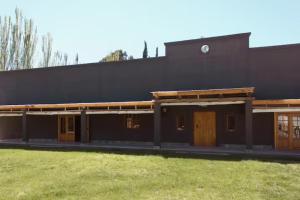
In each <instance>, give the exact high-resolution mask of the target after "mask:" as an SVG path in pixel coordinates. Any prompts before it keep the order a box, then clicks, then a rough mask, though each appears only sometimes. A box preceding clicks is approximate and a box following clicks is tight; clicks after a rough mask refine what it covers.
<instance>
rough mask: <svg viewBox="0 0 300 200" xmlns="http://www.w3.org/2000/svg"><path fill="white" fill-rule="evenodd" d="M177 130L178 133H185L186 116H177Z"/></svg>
mask: <svg viewBox="0 0 300 200" xmlns="http://www.w3.org/2000/svg"><path fill="white" fill-rule="evenodd" d="M175 120H176V130H177V131H180V132H181V131H184V130H185V121H186V120H185V116H184V115H183V114H177V115H176V119H175ZM180 120H182V121H180Z"/></svg>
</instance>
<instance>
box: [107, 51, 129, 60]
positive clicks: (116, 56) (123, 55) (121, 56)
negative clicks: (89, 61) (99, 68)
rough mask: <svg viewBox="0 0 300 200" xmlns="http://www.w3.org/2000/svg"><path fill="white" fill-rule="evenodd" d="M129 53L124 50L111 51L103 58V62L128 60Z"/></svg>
mask: <svg viewBox="0 0 300 200" xmlns="http://www.w3.org/2000/svg"><path fill="white" fill-rule="evenodd" d="M127 59H128V55H127V52H126V51H123V50H121V49H120V50H116V51H114V52H111V53H110V54H108V55H107V56H105V57H104V58H102V59H101V62H114V61H123V60H127Z"/></svg>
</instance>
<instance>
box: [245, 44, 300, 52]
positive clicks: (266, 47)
mask: <svg viewBox="0 0 300 200" xmlns="http://www.w3.org/2000/svg"><path fill="white" fill-rule="evenodd" d="M293 47H299V48H300V43H291V44H282V45H272V46H261V47H251V48H250V50H254V51H255V50H269V49H286V48H293Z"/></svg>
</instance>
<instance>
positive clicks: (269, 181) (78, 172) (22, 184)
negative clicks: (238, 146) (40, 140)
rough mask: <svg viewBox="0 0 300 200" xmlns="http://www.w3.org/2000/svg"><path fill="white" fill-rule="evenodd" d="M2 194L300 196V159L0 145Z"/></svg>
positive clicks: (248, 199)
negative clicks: (48, 148) (136, 152)
mask: <svg viewBox="0 0 300 200" xmlns="http://www.w3.org/2000/svg"><path fill="white" fill-rule="evenodd" d="M0 166H1V167H0V185H1V187H0V194H1V195H0V200H2V199H3V200H10V199H22V200H26V199H45V200H47V199H49V200H52V199H112V200H114V199H131V200H134V199H149V200H151V199H153V200H154V199H155V200H156V199H172V200H173V199H178V200H182V199H189V200H193V199H202V200H206V199H213V200H221V199H222V200H223V199H230V200H231V199H232V200H238V199H242V200H252V199H258V200H261V199H272V200H282V199H288V200H298V199H299V196H300V176H299V174H300V164H299V163H286V162H283V161H278V162H268V161H255V160H239V159H236V160H234V159H232V160H230V159H228V160H227V159H226V158H224V160H220V159H217V160H215V159H214V158H206V159H192V158H176V157H173V158H172V157H164V156H149V155H118V154H112V153H111V154H110V153H94V152H63V151H62V152H59V151H34V150H9V149H7V150H6V149H0Z"/></svg>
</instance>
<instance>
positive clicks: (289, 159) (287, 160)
mask: <svg viewBox="0 0 300 200" xmlns="http://www.w3.org/2000/svg"><path fill="white" fill-rule="evenodd" d="M0 149H19V150H27V151H37V150H38V151H47V152H82V153H90V152H92V153H108V154H118V155H134V156H161V157H163V158H165V159H170V158H180V159H205V160H214V161H245V160H253V161H261V162H272V163H280V164H300V157H296V156H293V155H292V154H291V155H289V156H287V155H280V154H274V155H264V154H261V155H259V154H255V155H253V154H245V153H240V154H238V153H237V154H230V153H222V152H220V153H208V152H168V151H159V150H145V149H143V150H139V149H109V148H108V149H102V148H99V149H88V148H82V147H77V148H74V147H36V146H34V147H32V146H31V147H27V146H0Z"/></svg>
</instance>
